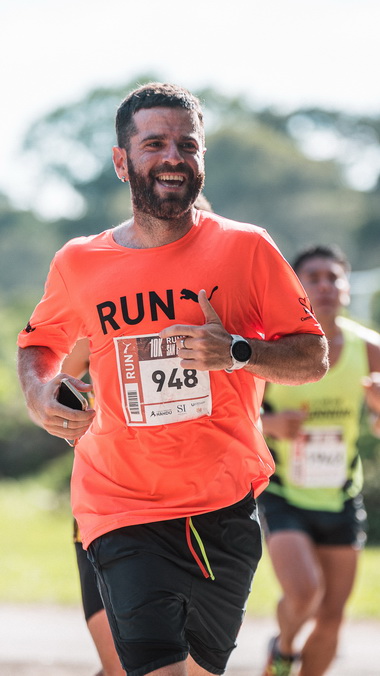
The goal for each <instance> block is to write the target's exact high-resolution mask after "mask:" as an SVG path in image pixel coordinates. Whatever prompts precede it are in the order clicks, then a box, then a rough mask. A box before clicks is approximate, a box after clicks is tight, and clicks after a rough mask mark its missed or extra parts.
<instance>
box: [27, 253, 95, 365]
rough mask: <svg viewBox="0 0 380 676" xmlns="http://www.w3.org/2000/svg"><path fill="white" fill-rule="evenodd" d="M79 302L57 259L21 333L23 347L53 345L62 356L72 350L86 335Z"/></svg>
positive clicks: (55, 350)
mask: <svg viewBox="0 0 380 676" xmlns="http://www.w3.org/2000/svg"><path fill="white" fill-rule="evenodd" d="M74 306H75V304H74V303H73V302H72V301H71V299H70V295H69V293H68V289H67V287H66V284H65V282H64V279H63V278H62V275H61V273H60V272H59V270H58V267H57V261H56V257H55V258H54V259H53V261H52V263H51V266H50V270H49V274H48V276H47V279H46V284H45V292H44V295H43V297H42V299H41V300H40V302H39V303H38V305H37V306H36V308H35V309H34V311H33V314H32V316H31V318H30V320H29V322H28V324H27V326H26V328H25V329H23V330H22V331H21V332H20V333H19V335H18V340H17V344H18V345H19V347H29V346H31V345H38V346H43V347H49V348H50V349H51V350H53V352H55V353H56V354H57V355H58V356H59V357H60V358H62V357H63V356H65V355H67V354H69V353H70V352H71V349H72V348H73V346H74V344H75V343H76V341H77V339H78V338H81V337H83V335H82V334H83V331H82V324H83V322H82V319H81V318H80V317H79V316H77V315H76V314H75V311H74V309H73V308H74Z"/></svg>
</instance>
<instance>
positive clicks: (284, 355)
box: [245, 333, 328, 385]
mask: <svg viewBox="0 0 380 676" xmlns="http://www.w3.org/2000/svg"><path fill="white" fill-rule="evenodd" d="M249 343H250V345H251V347H252V357H251V360H250V363H249V364H247V366H246V367H245V369H246V370H247V371H250V373H254V374H255V375H257V376H260V377H261V378H264V379H265V380H267V381H268V382H272V383H280V384H281V385H302V384H303V383H309V382H316V381H317V380H320V379H321V378H322V377H323V376H324V375H325V373H326V372H327V369H328V346H327V340H326V338H325V337H324V336H317V335H314V334H311V333H307V334H305V333H302V334H301V333H300V334H294V335H291V336H284V337H283V338H279V339H278V340H271V341H266V340H253V339H252V340H249Z"/></svg>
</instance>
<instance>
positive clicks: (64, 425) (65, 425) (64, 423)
mask: <svg viewBox="0 0 380 676" xmlns="http://www.w3.org/2000/svg"><path fill="white" fill-rule="evenodd" d="M62 424H63V429H65V430H67V428H68V426H69V421H68V420H64V421H63V423H62Z"/></svg>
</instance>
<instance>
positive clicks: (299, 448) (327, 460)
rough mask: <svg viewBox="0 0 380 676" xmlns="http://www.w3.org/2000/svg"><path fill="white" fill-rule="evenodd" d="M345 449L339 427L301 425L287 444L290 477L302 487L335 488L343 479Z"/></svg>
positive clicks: (341, 483) (345, 460)
mask: <svg viewBox="0 0 380 676" xmlns="http://www.w3.org/2000/svg"><path fill="white" fill-rule="evenodd" d="M346 462H347V449H346V445H345V443H344V440H343V432H342V429H341V428H340V427H326V428H324V427H305V428H303V429H302V431H301V433H300V434H299V435H298V437H297V439H296V440H295V441H294V442H293V444H292V448H291V466H290V475H291V480H292V482H293V483H294V484H296V485H297V486H303V487H305V488H338V487H340V486H343V484H344V483H345V481H346V475H347V469H346Z"/></svg>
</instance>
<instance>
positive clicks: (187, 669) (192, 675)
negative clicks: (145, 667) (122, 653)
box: [150, 655, 215, 676]
mask: <svg viewBox="0 0 380 676" xmlns="http://www.w3.org/2000/svg"><path fill="white" fill-rule="evenodd" d="M150 674H151V675H152V676H215V675H214V674H211V672H209V671H206V669H203V667H200V666H199V664H197V663H196V662H195V661H194V660H193V658H192V657H191V656H190V655H189V657H188V658H187V660H186V661H185V662H177V663H176V664H169V665H168V666H167V667H162V668H161V669H156V670H155V671H151V672H150Z"/></svg>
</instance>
